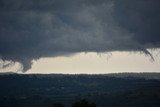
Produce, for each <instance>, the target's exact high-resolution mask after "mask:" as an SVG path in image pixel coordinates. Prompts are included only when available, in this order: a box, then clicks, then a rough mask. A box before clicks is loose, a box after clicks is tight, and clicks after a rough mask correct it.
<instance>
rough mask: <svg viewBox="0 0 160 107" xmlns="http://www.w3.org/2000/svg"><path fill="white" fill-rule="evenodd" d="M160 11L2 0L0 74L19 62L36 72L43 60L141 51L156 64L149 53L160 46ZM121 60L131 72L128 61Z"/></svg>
mask: <svg viewBox="0 0 160 107" xmlns="http://www.w3.org/2000/svg"><path fill="white" fill-rule="evenodd" d="M159 7H160V1H159V0H132V1H129V0H74V1H73V0H45V1H44V0H38V1H36V0H32V1H31V0H30V1H26V0H0V23H1V24H0V58H1V59H2V61H1V62H2V63H1V71H2V69H9V68H10V67H11V66H12V65H14V64H15V66H16V63H15V62H19V63H20V65H21V67H20V68H19V70H21V71H24V72H25V71H32V72H36V71H33V69H31V68H32V67H33V68H34V65H35V64H37V63H40V62H39V59H40V60H41V58H43V59H44V58H51V59H52V60H55V58H57V57H58V58H59V57H66V56H70V57H69V59H72V58H73V59H74V57H75V54H77V53H81V52H95V53H97V52H98V53H99V52H101V53H103V52H114V51H118V52H124V51H127V52H137V51H138V52H142V53H143V54H144V55H148V57H150V58H151V59H152V60H156V59H157V57H154V55H153V54H152V52H150V51H148V49H155V48H159V47H160V36H159V35H160V30H159V29H160V20H159V19H160V8H159ZM122 56H123V55H122ZM122 56H119V57H122ZM79 57H80V58H81V57H82V58H86V59H87V58H88V57H89V56H83V55H82V56H81V55H80V56H79ZM95 57H97V56H95ZM123 57H124V59H126V58H125V57H126V56H125V55H124V56H123ZM113 58H114V57H113ZM132 58H133V59H134V58H136V56H132ZM104 59H105V58H104ZM104 59H103V58H101V60H104ZM118 59H119V58H117V62H119V61H121V62H120V63H122V64H123V63H124V65H125V66H124V67H123V68H128V66H127V65H126V63H127V60H126V61H123V60H118ZM139 59H141V58H139ZM6 60H9V61H10V62H6ZM34 60H37V62H35V61H34ZM45 60H50V59H45ZM90 60H92V59H90ZM88 61H89V60H88ZM97 61H100V60H99V58H98V57H97ZM143 61H146V60H145V58H144V59H143ZM143 61H142V62H143ZM4 62H5V63H4ZM33 62H34V63H33ZM67 62H68V61H67ZM84 62H86V61H85V60H84V61H81V62H80V63H81V64H82V65H83V63H84ZM95 62H96V60H95ZM111 62H112V61H111ZM46 63H48V64H49V63H50V62H49V61H46ZM72 63H73V64H74V63H76V62H74V61H73V62H72ZM128 63H129V62H128ZM134 63H137V62H134ZM32 64H33V66H32ZM65 64H66V63H62V65H61V66H65ZM87 65H88V64H87ZM102 65H103V64H102ZM151 65H152V64H151ZM53 66H55V65H54V64H53ZM88 66H89V65H88ZM105 66H107V65H105ZM137 66H138V65H137ZM8 67H9V68H8ZM37 67H38V65H37ZM89 67H90V68H92V66H89ZM110 67H111V68H114V65H113V67H112V66H110ZM146 67H148V65H146ZM39 68H41V66H39ZM44 68H46V69H47V67H45V66H44ZM81 68H83V67H77V69H79V70H81ZM53 69H54V68H53ZM84 69H88V68H84ZM97 69H98V65H97ZM118 69H119V71H121V70H123V69H120V68H118ZM118 69H117V70H118ZM143 69H144V70H145V68H144V67H143ZM55 70H56V69H55ZM68 70H69V68H68ZM82 70H83V69H82ZM91 70H92V69H91ZM106 70H107V68H106ZM108 70H109V69H108ZM103 71H105V70H103ZM113 71H114V70H113ZM131 71H132V69H131ZM44 72H47V71H44ZM64 72H65V71H64ZM67 72H68V71H67ZM94 72H98V71H94Z"/></svg>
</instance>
